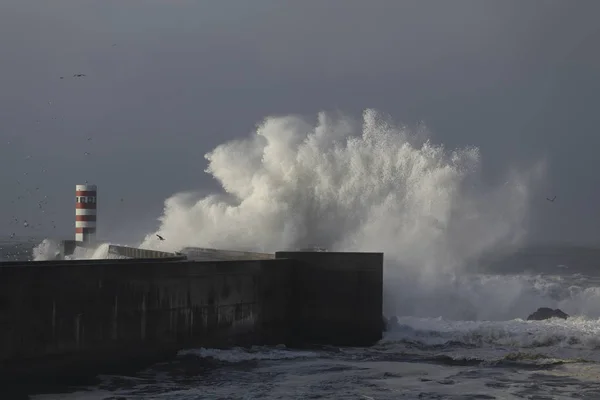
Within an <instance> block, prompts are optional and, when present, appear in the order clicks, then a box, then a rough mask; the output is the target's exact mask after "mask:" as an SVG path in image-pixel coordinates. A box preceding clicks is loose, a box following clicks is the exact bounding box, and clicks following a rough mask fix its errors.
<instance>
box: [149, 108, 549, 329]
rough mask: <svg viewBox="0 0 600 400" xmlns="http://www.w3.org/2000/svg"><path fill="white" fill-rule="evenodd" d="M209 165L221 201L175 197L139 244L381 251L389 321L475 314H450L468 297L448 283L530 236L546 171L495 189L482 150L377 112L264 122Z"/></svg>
mask: <svg viewBox="0 0 600 400" xmlns="http://www.w3.org/2000/svg"><path fill="white" fill-rule="evenodd" d="M206 159H207V160H208V167H207V168H206V171H205V172H207V173H208V174H210V175H212V177H213V178H214V179H216V180H217V181H218V183H219V184H220V186H221V188H222V192H221V193H214V194H210V195H208V196H201V195H199V194H197V193H178V194H175V195H174V196H172V197H170V198H169V199H167V200H166V201H165V208H164V213H163V215H162V216H161V217H160V218H159V221H160V227H159V229H158V230H157V231H156V232H153V233H150V234H148V235H147V236H146V237H145V238H144V239H143V241H142V243H141V245H140V247H142V248H147V249H156V250H162V251H178V250H180V249H182V248H183V247H185V246H199V247H214V248H227V249H233V250H249V251H260V252H273V251H277V250H294V249H298V248H305V247H313V246H318V247H325V248H327V249H329V250H332V251H381V252H384V253H385V260H386V261H385V273H386V283H385V296H386V299H385V303H386V308H387V309H388V311H389V313H390V315H424V316H439V315H446V316H451V317H457V318H468V317H469V316H471V315H473V313H472V312H470V314H466V313H463V312H462V311H461V310H458V311H457V310H455V309H448V297H447V294H448V292H453V293H455V294H456V293H457V291H459V290H463V287H461V285H454V286H452V285H448V283H449V282H452V279H455V278H456V277H461V276H462V275H463V274H462V271H463V266H464V265H465V264H466V263H467V262H468V261H470V260H472V259H476V258H477V257H478V256H479V255H481V254H482V253H484V252H486V251H490V250H494V249H497V248H499V247H502V246H507V245H515V244H517V243H519V242H520V241H521V240H522V239H523V237H524V235H525V233H526V228H527V216H528V203H529V196H530V193H531V190H532V188H534V184H535V183H537V182H538V181H539V179H540V178H541V175H542V173H543V165H542V164H536V165H533V166H532V167H531V168H529V169H527V170H524V171H516V170H512V171H509V172H508V174H507V175H508V176H507V178H506V180H505V181H504V182H502V183H501V184H498V185H488V184H486V183H485V182H484V181H483V180H482V179H481V176H480V175H481V173H480V171H481V157H480V152H479V149H477V148H476V147H465V148H461V149H455V150H448V149H446V148H445V147H444V146H443V145H438V144H434V143H432V141H431V140H430V139H429V132H428V131H427V129H426V128H425V127H424V126H423V125H420V126H417V127H416V128H414V129H411V128H409V127H406V126H403V125H399V124H396V123H394V122H393V121H392V120H391V118H389V117H387V116H384V115H382V114H381V113H379V112H377V111H375V110H372V109H368V110H365V111H364V112H363V115H362V120H355V119H353V118H351V117H348V116H345V115H341V114H335V115H332V114H328V113H324V112H322V113H320V114H318V117H317V120H316V123H315V121H310V120H308V119H304V118H301V117H298V116H282V117H268V118H266V119H265V120H264V121H263V122H262V123H261V124H260V125H258V126H257V129H256V131H255V132H254V134H252V135H250V136H249V137H247V138H244V139H240V140H234V141H230V142H227V143H224V144H222V145H220V146H218V147H216V148H215V149H214V150H213V151H211V152H210V153H208V154H207V155H206ZM156 234H160V235H161V236H162V237H164V238H165V239H166V240H164V241H159V240H158V239H157V237H156ZM449 279H450V280H449ZM440 288H444V290H443V291H441V292H440ZM439 293H442V294H443V295H440V294H439ZM407 298H408V302H407V301H406V300H407ZM471 300H472V301H473V304H471V305H472V306H474V307H476V308H477V307H479V309H482V308H485V307H489V304H481V302H480V301H479V299H478V298H476V297H473V298H472V299H471ZM477 302H479V303H477ZM441 306H445V307H446V308H445V309H444V308H443V307H442V308H440V307H441ZM460 307H463V306H462V305H461V306H460ZM502 307H503V305H502V304H500V305H496V306H495V307H494V308H495V309H501V308H502ZM440 310H442V311H440ZM476 314H477V313H476Z"/></svg>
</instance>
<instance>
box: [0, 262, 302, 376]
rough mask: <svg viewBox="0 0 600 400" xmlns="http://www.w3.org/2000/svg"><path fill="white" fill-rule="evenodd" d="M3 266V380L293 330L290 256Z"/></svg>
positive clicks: (104, 366) (272, 337) (85, 369)
mask: <svg viewBox="0 0 600 400" xmlns="http://www.w3.org/2000/svg"><path fill="white" fill-rule="evenodd" d="M6 265H9V266H2V267H0V377H1V378H4V379H12V378H11V377H15V376H18V375H19V374H24V375H30V376H31V375H33V376H36V375H37V376H41V375H45V376H46V377H48V376H49V375H52V374H55V375H65V374H67V375H71V376H73V375H75V374H81V375H87V374H89V373H95V372H99V371H102V370H110V369H111V368H114V367H115V366H116V365H115V361H117V362H119V361H123V362H125V361H127V360H137V361H143V360H147V361H150V360H152V359H156V358H158V357H162V356H164V355H167V354H172V353H173V352H174V351H176V350H178V349H181V348H185V347H193V346H227V345H231V344H236V345H243V344H259V343H279V342H281V341H282V340H283V337H282V335H285V333H286V331H287V320H286V318H287V316H286V313H287V305H286V304H285V299H286V298H287V297H288V296H289V290H287V289H288V287H289V278H290V273H289V271H290V269H291V261H289V260H261V261H235V262H227V261H224V262H218V263H216V262H212V263H211V262H204V263H199V262H181V261H169V260H164V259H162V260H161V259H156V260H110V261H107V260H89V261H84V260H82V261H67V262H60V261H58V262H57V261H55V262H39V263H34V264H32V263H28V264H27V265H26V266H19V265H17V263H10V264H6ZM266 305H268V306H266Z"/></svg>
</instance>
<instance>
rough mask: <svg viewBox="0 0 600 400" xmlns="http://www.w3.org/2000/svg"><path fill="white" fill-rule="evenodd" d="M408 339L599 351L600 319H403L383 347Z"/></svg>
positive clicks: (476, 344) (388, 335)
mask: <svg viewBox="0 0 600 400" xmlns="http://www.w3.org/2000/svg"><path fill="white" fill-rule="evenodd" d="M407 340H408V341H414V342H420V343H423V344H425V345H434V346H435V345H443V344H449V343H461V344H464V345H473V346H506V347H511V348H533V347H549V346H568V347H572V348H586V349H597V348H598V347H599V346H600V320H598V319H594V320H590V319H585V318H582V317H572V318H569V319H566V320H563V319H556V318H553V319H550V320H546V321H524V320H522V319H515V320H512V321H504V322H501V321H450V320H445V319H443V318H415V317H400V318H398V323H397V325H395V326H394V327H393V328H392V329H391V330H390V331H389V332H388V333H387V334H386V337H385V338H384V340H383V341H382V344H385V343H393V342H397V341H407Z"/></svg>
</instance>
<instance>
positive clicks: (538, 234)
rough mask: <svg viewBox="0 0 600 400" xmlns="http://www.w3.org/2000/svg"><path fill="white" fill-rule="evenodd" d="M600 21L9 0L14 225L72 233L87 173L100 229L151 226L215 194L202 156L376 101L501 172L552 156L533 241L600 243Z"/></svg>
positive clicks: (7, 229)
mask: <svg viewBox="0 0 600 400" xmlns="http://www.w3.org/2000/svg"><path fill="white" fill-rule="evenodd" d="M599 15H600V1H598V0H589V1H586V0H577V1H570V0H565V1H552V0H547V1H541V0H540V1H522V0H517V1H512V0H497V1H486V0H472V1H466V0H465V1H463V0H452V1H447V0H439V1H434V0H415V1H404V0H402V1H401V0H389V1H377V0H368V1H367V0H362V1H358V0H322V1H316V0H314V1H311V0H296V1H283V0H272V1H268V0H252V1H246V0H239V1H225V0H222V1H218V2H217V1H210V2H209V1H192V0H190V1H183V0H180V1H177V0H175V1H164V0H161V1H159V0H128V1H117V0H102V1H100V0H97V1H90V0H52V1H30V0H3V1H2V2H0V183H1V189H0V234H10V233H11V232H16V233H17V234H21V235H24V234H32V232H35V234H38V235H42V236H44V235H47V234H53V235H55V236H59V237H66V238H71V237H73V236H74V233H73V231H74V228H73V227H74V222H73V220H74V217H73V214H74V211H73V196H74V185H75V184H76V183H82V182H84V181H85V180H88V181H90V182H93V183H96V184H98V185H99V190H100V193H101V194H100V196H101V200H100V201H101V206H102V216H101V218H102V219H101V227H99V228H101V230H103V231H104V232H111V234H114V233H115V232H119V231H123V230H126V229H128V228H130V229H135V230H139V231H140V232H139V234H140V235H141V234H143V233H146V231H147V230H149V229H152V228H153V227H154V226H155V224H156V218H157V217H158V216H160V214H161V211H162V206H163V201H164V199H165V198H167V197H168V196H170V195H171V194H173V193H174V192H177V191H180V190H187V189H198V188H206V189H211V188H214V182H213V181H212V180H211V178H210V177H209V176H208V175H206V174H204V173H203V170H204V168H205V165H206V164H205V160H204V158H203V155H204V154H205V153H206V152H208V151H210V150H211V149H212V148H214V146H216V145H217V144H219V143H222V142H223V141H225V140H227V139H231V138H235V137H242V136H246V135H247V134H248V133H249V132H250V131H251V130H252V128H253V126H254V125H255V124H256V123H257V122H259V121H260V120H261V119H263V118H264V117H265V116H267V115H269V114H282V113H302V114H307V115H314V114H315V113H316V112H318V111H320V110H343V111H346V112H349V113H355V114H356V115H358V113H359V112H360V111H361V110H362V109H364V108H367V107H370V108H376V109H378V110H381V111H384V112H387V113H389V114H391V115H392V116H393V117H394V118H395V119H396V120H400V121H402V122H406V123H409V124H410V123H413V122H416V121H420V120H423V121H425V122H426V123H427V125H428V126H429V127H430V129H431V130H432V131H433V134H434V137H435V140H436V141H440V142H443V143H445V144H446V145H448V146H450V147H454V146H463V145H476V146H478V147H480V148H481V151H482V154H483V162H484V168H485V173H486V176H488V177H490V179H492V178H493V177H494V176H495V174H496V172H498V171H505V170H506V168H507V167H508V166H510V165H514V164H516V165H519V164H525V163H527V162H528V160H532V159H536V158H540V157H546V158H547V160H548V166H549V169H548V176H547V185H546V186H547V193H545V192H544V193H541V194H540V196H541V197H540V199H538V200H534V203H535V204H534V215H533V226H532V228H531V237H532V240H536V241H544V240H563V241H565V240H566V241H579V242H590V243H598V242H600V157H599V156H598V154H599V149H600V132H599V130H598V129H599V127H600V110H599V107H600V96H599V93H600V50H599V49H600V47H599V45H598V43H600V19H599V17H598V16H599ZM79 73H82V74H86V76H85V77H83V78H79V79H78V78H73V74H79ZM61 76H63V77H64V79H60V77H61ZM89 137H91V138H92V140H91V141H89V140H88V138H89ZM9 142H10V144H9ZM85 152H89V153H91V154H90V155H89V156H86V155H85V154H84V153H85ZM36 188H37V189H36ZM28 190H29V192H28ZM554 194H556V195H557V196H558V199H557V201H556V202H555V203H554V204H552V205H551V206H550V204H549V203H548V202H546V201H545V200H544V198H545V196H546V195H548V196H551V195H554ZM18 196H22V198H21V199H19V198H18ZM44 196H47V198H46V201H47V204H45V205H44V207H43V210H44V212H45V213H42V212H41V211H42V210H41V209H40V208H39V207H38V205H37V204H38V201H39V200H41V199H43V198H44ZM121 198H123V199H124V201H123V203H121V202H120V199H121ZM15 217H16V218H17V219H19V220H21V221H22V220H23V219H27V220H28V221H29V222H30V223H32V224H33V225H34V226H33V227H29V228H28V229H25V228H23V227H22V223H19V224H13V223H12V221H13V218H15ZM51 221H55V224H56V229H54V228H53V227H52V225H53V224H52V222H51ZM37 224H39V225H40V226H35V225H37ZM134 233H135V232H134ZM117 239H118V236H117Z"/></svg>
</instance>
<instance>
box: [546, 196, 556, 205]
mask: <svg viewBox="0 0 600 400" xmlns="http://www.w3.org/2000/svg"><path fill="white" fill-rule="evenodd" d="M546 200H548V201H549V202H550V203H554V200H556V196H554V197H553V198H551V199H549V198H548V197H546Z"/></svg>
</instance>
